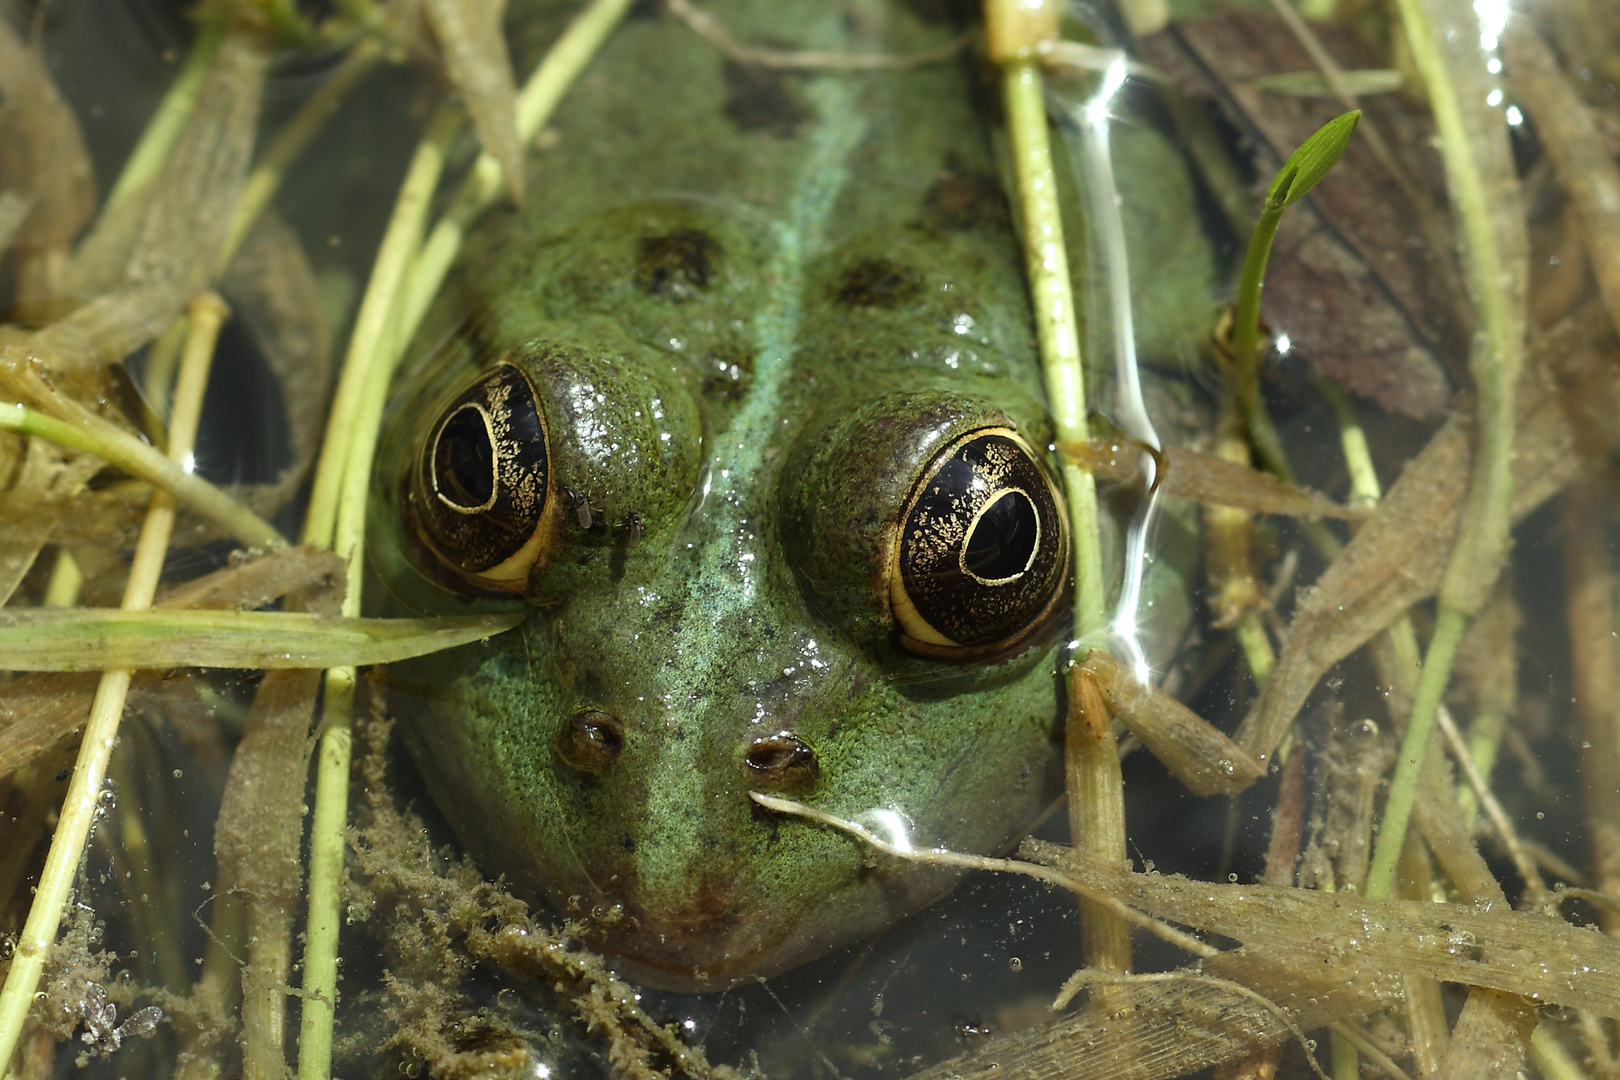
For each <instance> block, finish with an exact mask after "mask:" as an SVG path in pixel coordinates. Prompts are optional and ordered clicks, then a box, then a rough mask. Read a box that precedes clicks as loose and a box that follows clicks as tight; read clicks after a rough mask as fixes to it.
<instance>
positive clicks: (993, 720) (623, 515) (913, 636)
mask: <svg viewBox="0 0 1620 1080" xmlns="http://www.w3.org/2000/svg"><path fill="white" fill-rule="evenodd" d="M709 10H711V11H712V13H713V14H714V15H716V16H718V17H719V18H720V19H721V20H723V22H724V23H725V25H727V27H728V28H729V30H730V33H731V35H732V36H733V37H734V38H735V39H737V40H752V41H761V40H763V41H769V42H772V43H784V42H786V43H791V44H792V47H793V48H798V49H815V50H821V51H825V52H879V51H881V52H885V53H890V54H907V53H916V52H919V51H922V50H927V49H933V48H937V47H938V46H939V45H940V44H941V43H943V42H948V41H949V40H950V39H951V38H952V37H953V36H954V35H955V34H956V33H957V32H958V30H959V27H958V26H956V25H954V24H951V23H948V22H945V21H934V20H931V19H930V17H929V16H928V10H929V5H925V4H914V5H901V4H888V3H879V2H868V0H862V2H858V3H855V4H851V5H842V6H834V5H826V4H821V3H808V2H807V3H793V4H784V3H780V2H777V0H735V2H730V3H723V4H722V3H716V4H712V5H710V8H709ZM995 109H996V102H995V100H994V97H993V91H992V90H991V88H990V87H989V86H988V85H987V83H986V82H985V81H984V80H983V79H982V76H981V73H980V71H979V69H977V68H976V67H975V65H974V63H973V62H972V58H971V56H969V57H960V56H959V57H953V58H951V59H949V60H946V61H943V62H936V63H929V64H921V65H918V66H915V67H912V68H908V69H901V70H890V71H882V72H869V73H863V72H848V71H833V70H821V71H817V70H810V71H803V72H795V73H791V74H789V73H782V72H773V71H769V70H762V69H759V68H754V67H746V66H743V65H740V64H737V63H735V62H733V61H731V60H728V59H727V58H726V57H725V56H724V55H722V53H721V52H719V51H718V50H717V49H716V48H715V47H713V46H712V45H710V44H709V43H708V42H706V41H704V40H702V39H700V38H699V37H697V36H696V35H694V34H693V32H692V31H691V30H690V29H689V28H687V27H686V26H684V25H682V24H680V23H678V22H676V21H675V20H673V19H669V18H663V17H658V16H655V15H651V14H638V15H633V16H632V17H631V19H630V20H629V21H628V22H627V23H626V24H625V25H624V26H623V27H622V28H621V29H620V30H619V31H618V32H617V33H616V34H615V36H614V37H613V38H612V39H611V40H610V41H609V43H608V44H607V46H606V47H605V49H604V51H603V53H602V54H601V55H600V56H599V57H598V58H597V59H596V60H595V61H593V63H592V65H591V67H590V68H589V69H588V72H587V74H586V75H585V77H584V78H583V79H582V81H581V83H580V84H579V85H578V86H577V87H576V88H575V89H574V90H573V91H572V92H571V93H570V96H569V97H568V99H567V100H566V101H565V103H564V105H563V107H562V109H561V110H560V111H559V113H558V115H557V117H556V118H555V120H554V121H553V122H552V126H551V128H550V130H549V131H548V132H547V133H546V137H545V139H544V140H543V145H544V146H545V147H546V148H545V149H544V150H543V151H540V152H538V153H537V154H535V155H534V156H532V157H531V162H530V164H531V171H530V184H529V188H528V192H527V198H526V200H525V206H524V208H523V209H522V210H517V209H511V210H508V211H505V212H503V213H502V214H501V215H499V216H498V217H497V218H496V219H495V220H493V221H491V222H489V223H488V224H487V226H485V227H484V228H483V229H482V231H481V234H480V235H479V236H478V237H477V238H476V239H475V241H474V243H473V244H472V246H471V251H470V254H469V256H468V257H467V258H466V259H465V261H464V266H463V267H462V269H461V271H460V272H459V275H458V276H457V278H456V280H455V281H454V282H453V284H452V286H451V288H450V291H449V294H448V295H447V297H446V298H445V299H444V300H443V302H442V303H441V305H440V312H439V317H438V318H437V319H436V321H435V322H434V324H433V325H435V326H436V327H437V330H436V331H435V332H434V333H433V334H432V335H430V340H426V341H424V342H422V343H420V347H419V349H418V350H417V354H416V355H417V359H416V360H415V361H414V362H412V363H411V364H409V365H408V366H407V369H406V371H405V372H404V373H403V374H402V377H401V380H400V384H399V387H398V391H397V394H396V399H395V401H394V403H393V405H392V406H391V411H390V415H389V419H388V421H387V426H386V431H385V437H384V445H383V448H382V452H381V454H380V457H379V460H380V463H381V464H380V467H379V474H378V482H377V483H376V484H375V485H374V490H375V492H376V495H375V496H374V506H373V519H374V528H373V530H372V534H373V536H374V537H375V539H374V541H373V545H372V550H371V553H370V555H369V559H370V562H371V565H372V566H373V568H374V570H375V572H376V574H377V576H378V577H380V578H381V579H382V589H381V590H379V591H381V592H384V593H386V595H387V596H388V601H387V602H388V604H389V606H390V608H391V610H394V611H401V610H409V611H426V612H433V613H441V614H450V613H465V612H468V611H481V610H491V609H510V608H512V607H519V608H521V609H522V610H524V611H525V612H527V613H528V618H527V620H526V621H525V623H524V624H523V625H522V626H521V627H520V628H518V629H517V630H514V631H512V632H510V633H508V634H505V635H503V636H501V637H498V638H495V639H492V640H490V641H489V642H487V643H484V644H480V645H473V646H468V647H465V648H461V649H458V650H454V651H451V652H447V653H442V654H439V655H436V656H433V657H430V658H426V659H423V660H420V661H416V662H413V663H411V664H408V665H400V666H397V667H396V668H395V669H393V671H392V673H391V675H392V683H393V686H394V687H395V690H396V692H395V694H394V695H393V697H394V700H393V702H392V707H393V709H394V711H395V712H396V713H398V714H399V715H401V716H402V717H403V718H404V720H405V725H404V731H405V735H406V741H407V745H408V746H409V747H410V749H411V751H412V753H413V755H414V757H415V759H416V761H417V762H418V764H419V766H420V767H421V770H422V772H423V774H424V775H425V777H426V779H427V782H428V785H429V787H430V788H431V789H432V792H433V794H434V797H435V799H436V801H437V803H438V805H439V807H440V808H441V809H442V811H443V812H444V814H445V815H446V817H447V818H448V819H449V821H450V822H451V824H452V825H453V827H454V828H455V829H456V831H457V833H458V835H459V836H460V837H461V839H462V840H463V842H464V843H465V844H466V845H467V846H468V848H469V849H470V850H471V851H472V852H474V853H475V855H476V856H477V858H478V860H479V863H480V866H481V867H482V869H483V870H484V871H485V872H486V873H490V874H497V873H498V874H504V875H506V878H507V880H508V882H509V883H511V884H512V886H513V887H515V888H516V889H518V890H519V891H520V892H523V893H526V894H529V895H534V896H543V897H545V898H547V899H549V900H550V901H551V902H552V903H553V904H554V905H556V906H558V907H560V908H564V909H570V908H571V909H574V910H588V911H595V912H597V913H599V914H601V915H602V916H603V919H602V923H603V925H604V926H605V929H604V946H605V948H606V949H607V950H608V951H609V952H610V953H612V954H613V955H614V956H615V957H616V958H617V960H618V961H619V962H620V963H621V964H622V965H623V967H624V970H625V971H626V972H627V974H629V975H631V976H633V977H634V978H636V979H638V980H640V981H642V982H644V983H647V984H649V985H653V986H658V987H663V988H669V989H678V990H699V991H701V990H713V989H721V988H724V987H727V986H730V985H734V984H736V983H737V982H739V981H743V980H751V979H755V978H759V977H764V976H769V975H771V974H774V973H776V972H780V971H782V970H785V969H787V968H789V967H792V966H794V965H796V964H799V963H801V962H803V961H805V960H807V959H811V958H813V957H815V956H817V955H820V954H823V953H825V952H827V951H829V950H831V949H833V948H835V947H838V946H840V945H843V944H846V943H849V942H852V941H856V940H859V939H861V938H863V937H866V936H869V935H871V934H873V933H874V932H876V931H878V930H880V929H882V928H883V927H885V926H887V925H889V924H890V923H892V922H893V921H895V920H896V919H897V918H899V917H901V916H903V915H905V914H907V913H909V912H912V911H914V910H917V909H918V908H920V907H922V906H923V905H926V904H928V903H930V902H932V901H933V900H935V899H937V898H939V897H940V896H942V895H943V894H944V893H946V892H947V891H949V890H950V888H951V887H952V886H953V884H954V882H955V876H954V875H953V874H950V873H948V872H944V871H941V870H938V869H932V868H926V867H922V866H917V865H910V864H903V863H900V862H898V861H895V860H875V859H873V858H872V857H871V856H870V853H869V852H868V851H866V850H863V849H862V847H861V846H860V845H858V844H857V843H855V842H854V841H852V840H851V839H849V838H848V837H845V836H842V835H839V834H836V833H834V832H832V831H830V830H828V829H825V828H822V827H819V826H817V825H815V824H813V823H810V822H807V821H804V820H800V819H796V818H789V817H783V816H777V815H774V814H771V813H769V812H766V811H765V810H763V809H761V808H760V807H759V806H758V805H756V804H755V803H754V802H753V801H752V800H751V799H750V798H749V793H750V792H751V791H763V792H770V793H774V794H780V795H784V796H787V797H791V798H793V799H797V800H800V801H802V802H805V803H808V804H810V805H812V806H816V807H820V808H822V809H824V810H826V811H829V812H831V813H834V814H837V815H840V816H844V817H850V818H856V819H859V820H863V821H865V822H867V823H868V824H869V825H871V826H872V827H874V828H876V829H879V830H880V831H884V832H886V833H888V834H889V835H891V836H893V837H895V838H896V839H900V840H902V841H903V842H906V843H910V844H914V845H916V846H918V847H933V846H936V845H938V846H946V847H950V848H953V849H960V850H968V851H981V852H988V851H994V850H996V849H998V848H1000V847H1002V846H1003V845H1005V844H1007V843H1008V842H1009V841H1011V840H1013V839H1015V838H1016V837H1017V836H1018V835H1019V833H1020V830H1022V829H1024V828H1025V827H1026V826H1027V825H1028V823H1029V822H1030V821H1031V820H1032V819H1033V818H1034V816H1035V815H1036V814H1037V813H1038V812H1039V810H1040V809H1041V808H1042V807H1043V806H1045V805H1046V804H1047V803H1048V802H1049V801H1050V800H1051V799H1052V798H1053V797H1054V795H1055V794H1056V791H1057V785H1058V782H1059V769H1058V763H1059V756H1060V755H1059V753H1058V749H1057V748H1058V742H1059V740H1060V739H1061V727H1062V719H1063V715H1064V711H1065V698H1064V692H1063V688H1062V680H1061V679H1060V678H1059V677H1058V676H1059V674H1060V672H1061V669H1062V668H1063V667H1064V665H1065V664H1066V657H1067V653H1066V652H1065V651H1064V646H1065V644H1066V643H1067V642H1068V640H1069V638H1070V632H1069V631H1070V597H1071V591H1070V590H1071V582H1070V578H1071V571H1070V566H1071V553H1070V552H1071V541H1070V537H1069V534H1068V528H1069V526H1068V515H1067V511H1066V509H1065V503H1064V495H1063V492H1062V490H1061V485H1060V483H1059V481H1058V479H1057V473H1056V470H1055V468H1054V465H1055V459H1054V456H1053V453H1052V451H1051V442H1052V430H1051V426H1050V423H1049V419H1048V416H1047V410H1046V406H1045V403H1044V400H1043V393H1042V379H1041V375H1040V370H1039V363H1038V358H1037V354H1036V346H1035V339H1034V333H1033V325H1032V321H1031V317H1030V312H1029V297H1028V292H1027V290H1026V287H1025V284H1024V279H1023V276H1022V261H1021V255H1020V252H1019V249H1018V246H1017V242H1016V238H1015V234H1014V232H1013V229H1012V222H1011V216H1010V210H1009V207H1008V204H1007V202H1006V200H1005V198H1004V197H1003V195H1002V185H1001V183H1000V181H999V180H998V165H997V159H996V156H995V153H994V149H993V146H992V139H991V135H990V131H991V129H992V126H993V125H992V121H991V119H990V118H991V117H993V116H994V115H995Z"/></svg>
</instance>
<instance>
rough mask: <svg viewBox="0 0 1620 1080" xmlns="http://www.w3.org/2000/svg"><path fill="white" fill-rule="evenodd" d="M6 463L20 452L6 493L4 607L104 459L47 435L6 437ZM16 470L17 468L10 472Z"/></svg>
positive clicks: (2, 501)
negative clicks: (66, 446)
mask: <svg viewBox="0 0 1620 1080" xmlns="http://www.w3.org/2000/svg"><path fill="white" fill-rule="evenodd" d="M0 439H3V443H4V449H3V450H0V463H4V462H5V461H6V458H8V457H10V454H9V453H7V451H11V450H17V451H20V452H19V453H17V454H16V458H15V462H16V467H15V471H13V472H12V481H11V484H10V486H8V487H7V488H5V489H4V491H3V492H0V506H3V507H4V511H3V512H0V607H4V606H5V605H6V603H7V602H8V601H9V600H10V599H11V594H12V593H14V592H16V591H17V586H18V585H20V584H22V580H23V578H24V576H26V575H27V573H28V571H29V569H30V568H31V567H32V566H33V565H34V560H35V559H37V558H38V557H39V552H40V549H41V548H42V547H44V545H45V544H46V543H47V542H48V541H49V540H50V537H51V531H52V530H53V529H54V528H55V527H56V523H57V522H58V521H60V520H61V519H62V516H63V515H64V514H66V513H67V511H68V508H69V506H70V505H71V502H72V499H73V496H74V495H76V494H77V493H78V492H79V490H80V489H81V488H83V487H84V485H85V482H86V481H88V480H89V479H90V477H92V476H94V475H95V474H96V473H97V472H98V471H99V470H100V469H101V463H100V461H99V460H98V459H96V458H94V457H92V456H90V455H88V454H76V453H72V452H70V451H66V450H63V449H62V448H61V447H58V446H55V445H52V444H51V443H47V442H46V441H44V440H43V439H19V438H17V437H15V436H12V435H5V436H3V437H0ZM8 471H11V470H8Z"/></svg>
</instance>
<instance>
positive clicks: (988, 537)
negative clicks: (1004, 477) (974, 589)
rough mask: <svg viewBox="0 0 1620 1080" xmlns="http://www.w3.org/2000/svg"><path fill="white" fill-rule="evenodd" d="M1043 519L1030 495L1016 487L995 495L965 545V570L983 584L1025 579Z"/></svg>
mask: <svg viewBox="0 0 1620 1080" xmlns="http://www.w3.org/2000/svg"><path fill="white" fill-rule="evenodd" d="M1040 539H1041V529H1040V520H1039V518H1037V517H1036V514H1035V504H1034V503H1032V502H1030V501H1029V496H1028V495H1026V494H1024V492H1022V491H1020V490H1018V489H1016V488H1013V489H1010V490H1008V491H1004V492H1002V493H1000V494H999V495H997V496H996V498H995V501H993V502H992V503H991V504H990V505H989V506H988V507H986V508H985V510H984V512H983V513H981V514H980V515H979V518H978V520H977V521H975V522H974V523H973V531H972V532H970V533H969V534H968V537H967V542H966V543H965V544H963V545H962V570H963V572H965V573H967V574H968V575H970V576H971V577H973V578H974V579H976V580H977V581H978V582H979V583H980V584H982V585H1005V584H1009V583H1010V582H1013V581H1016V580H1018V578H1020V577H1022V576H1023V574H1024V571H1025V570H1028V569H1029V565H1030V563H1031V562H1033V561H1034V559H1035V549H1036V547H1037V546H1038V545H1039V544H1040Z"/></svg>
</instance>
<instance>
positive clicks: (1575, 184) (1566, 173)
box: [1503, 25, 1620, 327]
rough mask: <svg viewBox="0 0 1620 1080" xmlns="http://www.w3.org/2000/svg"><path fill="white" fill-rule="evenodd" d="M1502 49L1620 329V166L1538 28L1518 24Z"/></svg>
mask: <svg viewBox="0 0 1620 1080" xmlns="http://www.w3.org/2000/svg"><path fill="white" fill-rule="evenodd" d="M1503 48H1504V55H1505V56H1506V58H1507V62H1508V74H1509V75H1510V76H1511V77H1512V79H1513V85H1514V87H1515V88H1516V89H1517V90H1518V92H1519V95H1520V97H1521V99H1522V100H1523V102H1524V105H1525V107H1526V108H1527V109H1528V110H1529V112H1530V117H1531V119H1533V120H1534V121H1535V123H1536V135H1537V137H1539V138H1540V140H1541V144H1542V145H1543V146H1544V147H1546V148H1547V157H1548V159H1549V160H1551V161H1552V164H1553V169H1554V171H1555V172H1557V174H1558V182H1559V183H1560V184H1561V185H1563V187H1564V190H1565V191H1566V192H1568V193H1569V197H1570V200H1571V201H1572V202H1573V203H1574V204H1575V212H1576V214H1577V216H1578V217H1579V218H1580V223H1581V233H1582V240H1583V241H1584V243H1585V244H1586V249H1587V251H1588V252H1589V253H1590V255H1591V263H1592V269H1593V271H1594V272H1595V273H1596V276H1597V282H1598V288H1599V290H1601V292H1602V294H1603V302H1604V304H1605V305H1607V307H1608V309H1609V317H1610V319H1611V320H1613V322H1614V324H1615V326H1616V327H1620V167H1617V166H1616V165H1615V161H1614V158H1613V157H1611V156H1610V154H1609V150H1608V147H1606V146H1605V145H1604V143H1603V139H1602V138H1601V136H1600V135H1599V134H1598V128H1597V123H1596V121H1595V120H1594V118H1593V116H1592V113H1591V111H1590V110H1589V109H1588V108H1587V107H1586V103H1585V102H1584V101H1582V100H1581V98H1580V96H1579V95H1578V94H1577V93H1576V92H1575V87H1574V86H1573V85H1571V83H1570V81H1569V79H1568V78H1567V77H1566V76H1565V75H1564V73H1563V71H1562V70H1560V69H1559V67H1558V61H1557V60H1556V59H1555V58H1554V57H1553V54H1552V50H1551V49H1549V48H1547V45H1546V42H1544V41H1542V40H1541V38H1540V36H1539V35H1538V34H1537V33H1536V30H1535V27H1534V26H1530V25H1519V26H1515V27H1514V29H1513V32H1512V33H1510V34H1508V35H1507V37H1506V39H1505V40H1504V42H1503Z"/></svg>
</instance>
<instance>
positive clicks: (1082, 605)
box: [1002, 62, 1107, 638]
mask: <svg viewBox="0 0 1620 1080" xmlns="http://www.w3.org/2000/svg"><path fill="white" fill-rule="evenodd" d="M1002 92H1003V94H1004V96H1005V98H1006V102H1007V127H1008V135H1009V136H1010V139H1011V142H1012V152H1013V159H1014V169H1015V170H1016V172H1017V175H1018V201H1019V208H1020V211H1021V213H1020V217H1021V223H1022V227H1023V234H1024V235H1023V240H1024V258H1025V265H1026V267H1027V270H1028V275H1029V285H1030V293H1031V294H1032V295H1031V299H1032V301H1033V307H1034V310H1035V331H1036V336H1037V339H1038V340H1039V343H1040V350H1041V367H1042V370H1043V372H1044V374H1045V377H1046V396H1047V402H1048V405H1049V406H1050V408H1051V410H1052V424H1053V427H1054V428H1056V433H1057V437H1058V439H1060V440H1083V439H1087V438H1089V437H1090V433H1089V432H1088V430H1087V425H1086V381H1085V369H1084V366H1083V365H1082V363H1081V359H1080V336H1079V328H1078V325H1077V315H1076V311H1075V302H1074V293H1073V290H1072V287H1071V285H1070V281H1069V260H1068V253H1067V251H1066V249H1065V247H1064V242H1063V220H1062V216H1061V214H1060V212H1059V208H1058V196H1057V178H1056V175H1055V173H1054V172H1053V169H1052V147H1051V142H1050V139H1049V136H1048V132H1047V123H1046V100H1045V97H1044V94H1043V90H1042V85H1041V73H1040V69H1039V68H1037V67H1036V66H1035V64H1034V63H1031V62H1020V63H1013V64H1009V65H1008V66H1007V69H1006V72H1005V74H1004V76H1003V79H1002ZM1063 479H1064V486H1065V489H1066V491H1067V494H1068V497H1069V520H1070V526H1071V528H1072V530H1073V532H1074V561H1075V565H1074V582H1075V603H1074V611H1075V630H1076V636H1077V637H1081V638H1084V637H1085V636H1087V635H1089V634H1094V633H1096V632H1098V631H1100V630H1101V629H1102V628H1103V626H1104V624H1105V623H1106V621H1107V616H1106V614H1105V604H1104V599H1103V572H1102V545H1101V543H1100V540H1099V535H1100V530H1099V526H1098V518H1097V485H1096V481H1095V479H1094V478H1093V477H1092V475H1091V473H1090V472H1088V471H1087V470H1085V469H1083V468H1081V467H1079V466H1078V465H1068V464H1065V465H1064V467H1063Z"/></svg>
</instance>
